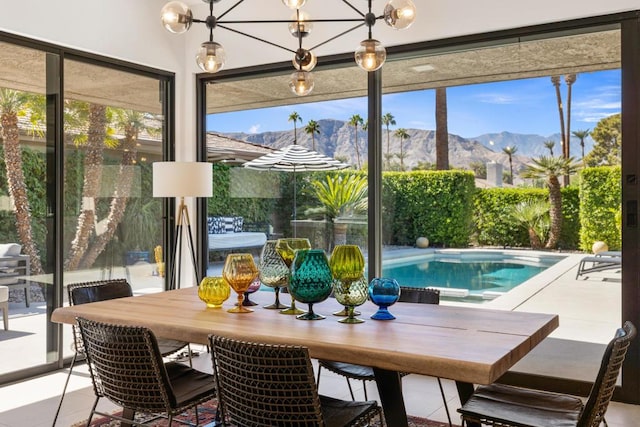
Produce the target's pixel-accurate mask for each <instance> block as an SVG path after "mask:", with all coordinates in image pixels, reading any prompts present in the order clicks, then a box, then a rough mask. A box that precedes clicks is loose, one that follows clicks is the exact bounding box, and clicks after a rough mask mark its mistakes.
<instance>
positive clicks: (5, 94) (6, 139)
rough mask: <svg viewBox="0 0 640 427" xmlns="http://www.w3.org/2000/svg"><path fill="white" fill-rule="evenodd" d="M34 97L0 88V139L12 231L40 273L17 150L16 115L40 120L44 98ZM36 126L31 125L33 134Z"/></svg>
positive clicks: (41, 271) (25, 188) (40, 265)
mask: <svg viewBox="0 0 640 427" xmlns="http://www.w3.org/2000/svg"><path fill="white" fill-rule="evenodd" d="M38 98H42V97H38V96H36V95H32V94H29V93H26V92H20V91H16V90H12V89H5V88H0V140H2V142H3V145H4V162H5V167H6V170H7V187H8V190H9V196H10V197H11V199H12V200H13V205H14V207H15V209H14V214H15V217H16V230H17V232H18V237H19V238H20V243H21V244H22V250H23V252H24V253H25V254H26V255H29V257H30V258H31V273H32V274H42V273H43V270H42V263H41V261H40V254H39V253H38V248H37V247H36V244H35V241H34V239H33V232H32V227H31V208H30V206H29V199H28V197H27V186H26V184H25V178H24V170H23V163H22V151H21V149H20V133H19V129H18V116H23V115H28V117H30V119H31V121H32V123H34V124H35V123H36V122H37V121H40V120H39V119H40V118H41V116H40V114H39V113H38V112H40V111H43V108H42V104H43V102H44V99H43V98H42V99H38ZM37 129H38V127H36V126H34V131H35V132H37Z"/></svg>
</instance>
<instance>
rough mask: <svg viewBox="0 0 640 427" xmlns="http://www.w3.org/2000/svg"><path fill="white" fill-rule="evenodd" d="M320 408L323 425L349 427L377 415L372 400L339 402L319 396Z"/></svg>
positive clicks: (375, 406) (375, 404) (375, 405)
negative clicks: (355, 422) (359, 420)
mask: <svg viewBox="0 0 640 427" xmlns="http://www.w3.org/2000/svg"><path fill="white" fill-rule="evenodd" d="M320 406H321V408H322V418H323V420H324V425H325V426H327V427H330V426H349V425H353V424H354V423H353V422H354V421H355V420H358V419H360V418H361V417H362V418H363V419H368V418H370V417H373V416H374V415H375V414H376V413H377V407H378V405H377V403H376V402H375V401H373V400H369V401H366V402H354V401H351V400H348V401H347V400H339V399H334V398H332V397H328V396H323V395H320Z"/></svg>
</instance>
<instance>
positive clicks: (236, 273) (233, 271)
mask: <svg viewBox="0 0 640 427" xmlns="http://www.w3.org/2000/svg"><path fill="white" fill-rule="evenodd" d="M222 276H223V277H224V278H225V279H226V280H227V282H229V286H231V288H232V289H233V290H234V291H235V292H236V293H237V294H238V304H237V305H236V306H235V307H233V308H231V309H229V310H227V311H228V312H229V313H251V312H252V311H253V310H251V309H250V308H247V307H245V306H244V305H243V304H242V303H243V301H244V293H245V292H246V291H247V289H249V285H251V283H252V282H253V281H254V280H255V279H256V277H258V267H257V266H256V263H255V262H254V261H253V255H251V254H245V253H239V254H229V255H227V259H226V260H225V263H224V268H223V269H222Z"/></svg>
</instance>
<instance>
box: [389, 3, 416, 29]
mask: <svg viewBox="0 0 640 427" xmlns="http://www.w3.org/2000/svg"><path fill="white" fill-rule="evenodd" d="M383 16H384V22H386V23H387V25H389V26H390V27H392V28H395V29H396V30H403V29H405V28H409V27H410V26H411V24H413V22H414V21H415V20H416V5H415V4H413V1H411V0H391V1H390V2H388V3H387V5H386V6H385V7H384V12H383Z"/></svg>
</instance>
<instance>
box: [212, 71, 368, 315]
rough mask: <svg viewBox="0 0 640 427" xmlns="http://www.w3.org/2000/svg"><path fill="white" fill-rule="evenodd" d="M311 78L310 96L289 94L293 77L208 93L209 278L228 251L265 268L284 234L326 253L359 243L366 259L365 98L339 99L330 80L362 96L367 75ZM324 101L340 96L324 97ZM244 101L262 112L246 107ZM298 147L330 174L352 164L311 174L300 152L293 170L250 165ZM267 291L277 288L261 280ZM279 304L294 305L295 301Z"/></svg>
mask: <svg viewBox="0 0 640 427" xmlns="http://www.w3.org/2000/svg"><path fill="white" fill-rule="evenodd" d="M314 74H316V88H315V89H314V92H313V93H312V94H311V95H310V96H307V97H304V98H298V97H294V95H292V94H291V92H289V88H288V87H287V79H288V76H287V75H280V76H269V77H259V78H256V79H254V80H251V81H247V80H243V81H228V82H226V81H225V82H215V84H211V85H209V86H208V87H207V96H206V99H207V111H208V112H209V114H208V115H207V153H208V158H209V161H211V162H213V163H214V197H213V198H211V199H210V200H209V204H208V212H207V215H208V233H207V234H208V245H209V268H208V272H207V274H208V275H210V276H217V275H220V274H221V270H222V266H223V263H224V260H225V259H226V256H227V254H229V253H230V252H247V251H248V252H251V253H253V254H254V256H255V257H256V261H258V262H260V259H259V256H260V254H261V251H262V249H263V245H264V244H265V242H266V241H268V240H277V239H280V238H306V239H308V240H309V243H310V245H311V247H313V248H318V249H323V250H324V251H325V252H326V253H327V255H331V253H332V251H333V248H334V247H335V246H336V245H338V244H351V245H357V246H358V247H359V248H360V249H361V251H362V252H364V253H365V255H366V250H367V173H366V170H367V153H368V150H367V143H366V141H367V132H366V113H367V101H366V98H363V97H359V98H350V99H344V100H339V99H340V98H342V97H344V96H345V94H344V93H340V92H339V91H338V90H337V87H336V86H335V85H334V84H332V83H331V82H332V79H333V78H335V77H336V76H338V75H339V76H340V78H342V79H344V78H345V76H347V77H351V78H353V80H352V82H353V83H352V84H351V87H353V88H354V90H355V92H354V93H357V94H363V93H364V91H365V90H366V75H365V74H364V73H362V72H361V71H360V70H359V69H357V68H356V67H352V68H344V69H341V70H340V71H338V70H322V71H314ZM260 88H264V91H262V90H260ZM327 98H333V99H338V100H335V101H323V100H324V99H327ZM247 103H250V104H251V105H253V106H259V107H261V108H257V109H251V110H243V108H244V106H246V105H247ZM294 145H295V146H297V147H298V148H300V149H301V150H305V151H306V152H308V153H311V154H310V155H312V156H314V157H315V159H316V160H317V161H319V162H320V163H321V164H322V165H324V166H325V167H326V169H333V166H332V165H333V164H338V163H344V164H347V165H349V167H348V168H345V169H342V170H328V171H309V170H307V169H309V162H308V161H306V160H305V159H304V158H303V156H300V155H299V156H295V157H296V158H297V159H298V160H294V161H293V162H292V163H291V164H290V163H289V162H287V161H274V162H273V163H272V164H271V165H270V166H265V167H261V168H260V169H262V170H254V169H252V168H253V167H258V166H252V168H248V167H247V166H250V165H251V163H252V160H255V159H256V158H259V157H261V156H265V155H277V154H280V153H282V152H283V150H284V151H289V150H292V147H293V146H294ZM308 153H307V154H308ZM336 161H337V162H336ZM293 163H295V167H294V165H293ZM332 188H338V189H340V191H331V189H332ZM263 290H271V289H270V288H269V284H267V283H266V282H264V281H263ZM282 302H283V303H285V304H289V303H290V298H289V297H285V298H284V299H283V300H282ZM317 310H319V311H322V306H321V305H319V306H318V308H317Z"/></svg>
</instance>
